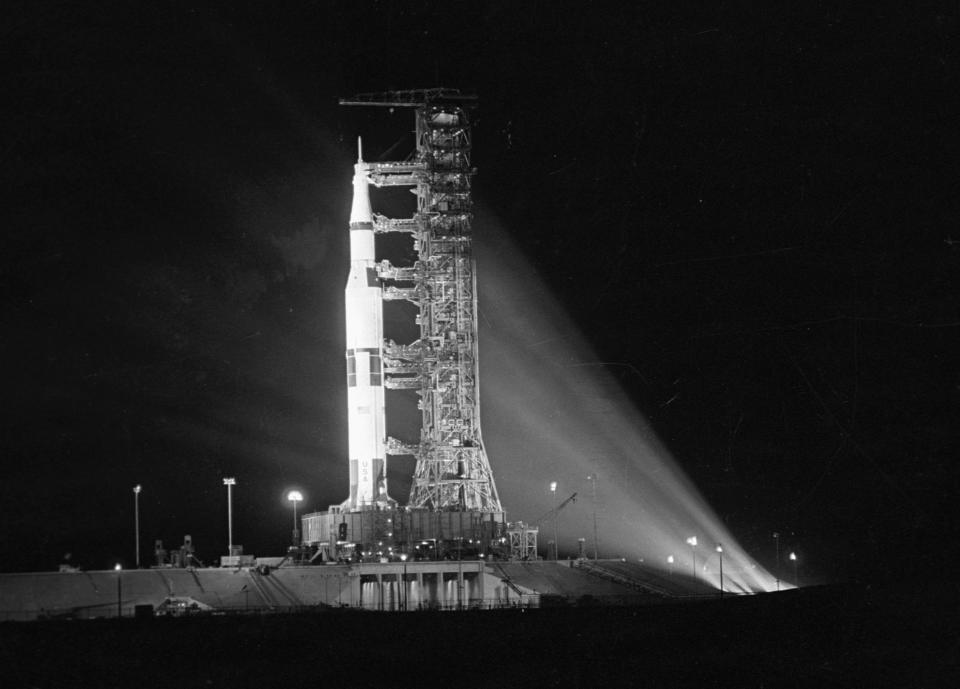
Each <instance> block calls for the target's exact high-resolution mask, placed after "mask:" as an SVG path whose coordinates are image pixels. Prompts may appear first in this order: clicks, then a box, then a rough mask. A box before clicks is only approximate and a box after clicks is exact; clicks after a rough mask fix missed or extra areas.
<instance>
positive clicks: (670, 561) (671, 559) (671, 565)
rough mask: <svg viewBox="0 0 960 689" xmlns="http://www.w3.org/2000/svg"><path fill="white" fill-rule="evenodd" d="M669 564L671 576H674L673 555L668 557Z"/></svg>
mask: <svg viewBox="0 0 960 689" xmlns="http://www.w3.org/2000/svg"><path fill="white" fill-rule="evenodd" d="M667 564H668V565H670V576H673V555H668V556H667Z"/></svg>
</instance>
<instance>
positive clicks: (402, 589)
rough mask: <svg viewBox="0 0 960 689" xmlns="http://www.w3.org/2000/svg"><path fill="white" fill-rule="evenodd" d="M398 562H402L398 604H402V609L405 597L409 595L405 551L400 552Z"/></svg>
mask: <svg viewBox="0 0 960 689" xmlns="http://www.w3.org/2000/svg"><path fill="white" fill-rule="evenodd" d="M400 562H402V563H403V581H402V582H401V585H400V605H402V606H403V607H402V610H406V609H407V598H408V595H409V594H408V592H407V554H406V553H400Z"/></svg>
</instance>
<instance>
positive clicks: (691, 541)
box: [687, 536, 697, 579]
mask: <svg viewBox="0 0 960 689" xmlns="http://www.w3.org/2000/svg"><path fill="white" fill-rule="evenodd" d="M687 543H688V544H689V545H690V554H691V555H692V556H693V578H694V579H696V578H697V537H696V536H691V537H690V538H688V539H687Z"/></svg>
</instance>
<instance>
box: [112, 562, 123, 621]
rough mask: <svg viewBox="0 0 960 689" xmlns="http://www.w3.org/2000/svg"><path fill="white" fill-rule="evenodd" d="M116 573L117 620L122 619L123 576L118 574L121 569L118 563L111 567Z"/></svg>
mask: <svg viewBox="0 0 960 689" xmlns="http://www.w3.org/2000/svg"><path fill="white" fill-rule="evenodd" d="M113 569H114V570H115V571H116V573H117V618H118V619H119V618H121V617H123V575H122V574H121V573H120V572H121V571H122V570H123V567H122V566H121V565H120V563H119V562H118V563H117V564H115V565H114V566H113Z"/></svg>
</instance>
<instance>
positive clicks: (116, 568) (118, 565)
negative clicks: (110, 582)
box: [113, 562, 123, 572]
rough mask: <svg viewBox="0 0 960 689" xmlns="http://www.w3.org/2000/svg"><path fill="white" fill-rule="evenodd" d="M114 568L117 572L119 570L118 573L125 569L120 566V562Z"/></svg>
mask: <svg viewBox="0 0 960 689" xmlns="http://www.w3.org/2000/svg"><path fill="white" fill-rule="evenodd" d="M113 568H114V569H115V570H117V571H118V572H119V571H120V570H121V569H123V567H122V566H121V565H120V563H119V562H118V563H117V564H115V565H114V566H113Z"/></svg>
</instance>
